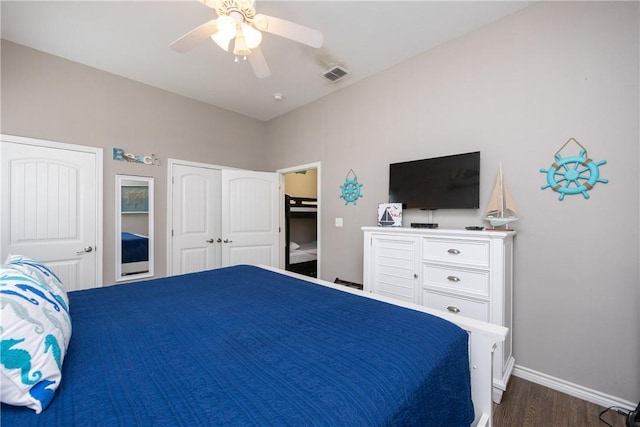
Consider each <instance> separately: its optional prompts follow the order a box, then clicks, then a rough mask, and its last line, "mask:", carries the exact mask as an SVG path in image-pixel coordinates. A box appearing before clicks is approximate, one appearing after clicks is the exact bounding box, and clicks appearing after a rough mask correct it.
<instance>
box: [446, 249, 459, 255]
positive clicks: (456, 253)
mask: <svg viewBox="0 0 640 427" xmlns="http://www.w3.org/2000/svg"><path fill="white" fill-rule="evenodd" d="M447 252H449V253H450V254H451V255H459V254H460V251H459V250H457V249H449V250H448V251H447Z"/></svg>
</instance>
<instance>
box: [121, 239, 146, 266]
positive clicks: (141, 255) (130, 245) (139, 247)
mask: <svg viewBox="0 0 640 427" xmlns="http://www.w3.org/2000/svg"><path fill="white" fill-rule="evenodd" d="M120 240H121V242H122V262H123V263H125V264H126V263H132V262H142V261H148V260H149V238H148V237H147V236H141V235H140V234H134V233H128V232H126V231H123V232H122V238H121V239H120Z"/></svg>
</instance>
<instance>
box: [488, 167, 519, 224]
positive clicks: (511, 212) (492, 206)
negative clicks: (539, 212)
mask: <svg viewBox="0 0 640 427" xmlns="http://www.w3.org/2000/svg"><path fill="white" fill-rule="evenodd" d="M482 219H484V220H485V221H489V224H491V227H493V228H497V227H504V228H503V229H504V230H508V229H509V223H511V222H514V221H518V220H520V219H522V217H520V214H519V213H518V209H517V208H516V204H515V202H514V201H513V198H512V197H511V193H509V189H508V188H507V184H506V183H505V182H504V179H503V177H502V164H500V168H499V170H498V179H497V180H496V185H495V187H494V188H493V192H492V193H491V198H489V203H488V205H487V210H486V213H485V216H483V217H482Z"/></svg>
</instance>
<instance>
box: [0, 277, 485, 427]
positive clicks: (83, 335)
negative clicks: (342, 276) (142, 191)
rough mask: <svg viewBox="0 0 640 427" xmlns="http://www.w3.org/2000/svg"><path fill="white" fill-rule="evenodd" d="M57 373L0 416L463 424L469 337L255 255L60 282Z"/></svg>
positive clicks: (469, 417) (8, 421)
mask: <svg viewBox="0 0 640 427" xmlns="http://www.w3.org/2000/svg"><path fill="white" fill-rule="evenodd" d="M68 296H69V309H70V313H71V319H72V324H73V334H72V336H71V340H70V343H69V348H68V351H67V355H66V358H65V359H64V365H63V366H62V380H61V383H60V386H59V388H58V389H57V391H56V392H55V396H54V398H53V400H52V401H51V403H50V404H49V406H48V407H47V408H46V409H45V410H44V411H43V412H42V413H40V414H36V413H35V412H34V411H33V410H31V409H27V408H24V407H14V406H8V405H3V406H2V414H1V419H0V421H1V424H2V425H3V426H32V425H33V426H72V425H75V426H85V425H86V426H89V425H90V426H136V425H137V426H211V425H237V426H267V425H276V426H279V425H290V426H299V425H304V426H383V425H385V426H386V425H390V426H393V425H395V426H410V425H416V426H447V427H455V426H468V425H469V424H470V423H471V422H472V421H473V420H474V410H473V404H472V401H471V391H470V373H469V359H468V356H469V354H468V335H467V333H466V332H465V331H464V330H462V329H460V328H459V327H458V326H456V325H454V324H453V323H450V322H448V321H446V320H443V319H441V318H439V317H435V316H432V315H429V314H426V313H421V312H418V311H414V310H410V309H406V308H402V307H398V306H395V305H392V304H388V303H385V302H381V301H377V300H373V299H369V298H363V297H361V296H358V295H355V294H352V293H347V292H342V291H340V290H336V289H332V288H329V287H325V286H322V285H318V284H315V283H311V282H308V281H303V280H299V279H297V278H294V277H289V276H285V275H282V274H279V273H276V272H273V271H269V270H265V269H262V268H259V267H253V266H246V265H244V266H234V267H228V268H222V269H217V270H211V271H206V272H200V273H192V274H187V275H182V276H174V277H168V278H161V279H155V280H149V281H144V282H137V283H131V284H126V285H119V286H109V287H103V288H98V289H91V290H84V291H74V292H70V293H69V295H68Z"/></svg>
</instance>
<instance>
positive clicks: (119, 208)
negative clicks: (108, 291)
mask: <svg viewBox="0 0 640 427" xmlns="http://www.w3.org/2000/svg"><path fill="white" fill-rule="evenodd" d="M115 194H116V203H115V205H116V263H115V264H116V279H115V280H116V282H122V281H125V280H133V279H141V278H144V277H151V276H153V241H154V240H153V178H150V177H145V176H133V175H116V193H115Z"/></svg>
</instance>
